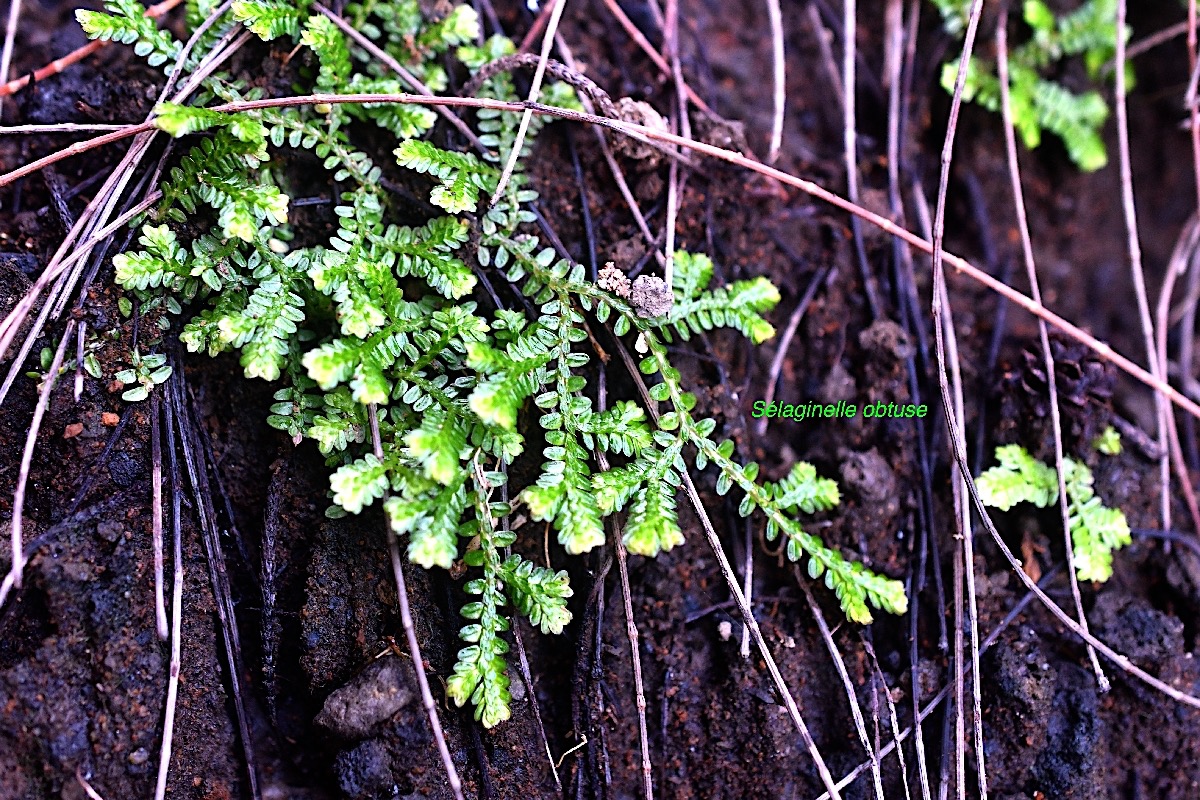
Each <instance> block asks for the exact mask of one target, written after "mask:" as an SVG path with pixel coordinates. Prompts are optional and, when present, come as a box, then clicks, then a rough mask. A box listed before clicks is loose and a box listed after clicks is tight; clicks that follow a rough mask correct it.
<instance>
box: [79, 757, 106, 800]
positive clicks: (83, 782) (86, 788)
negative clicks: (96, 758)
mask: <svg viewBox="0 0 1200 800" xmlns="http://www.w3.org/2000/svg"><path fill="white" fill-rule="evenodd" d="M75 782H76V783H78V784H79V788H81V789H83V793H84V794H86V795H87V796H88V800H104V796H103V795H101V794H100V793H99V792H97V791H96V790H95V789H94V788H92V785H91V784H90V783H88V780H87V778H85V777H83V765H82V764H78V765H76V767H75Z"/></svg>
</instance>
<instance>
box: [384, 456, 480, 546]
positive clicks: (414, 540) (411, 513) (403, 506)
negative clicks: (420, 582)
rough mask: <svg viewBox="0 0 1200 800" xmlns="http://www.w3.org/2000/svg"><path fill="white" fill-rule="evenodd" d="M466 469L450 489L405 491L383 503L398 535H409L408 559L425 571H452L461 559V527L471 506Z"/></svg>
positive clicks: (437, 488)
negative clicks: (463, 516)
mask: <svg viewBox="0 0 1200 800" xmlns="http://www.w3.org/2000/svg"><path fill="white" fill-rule="evenodd" d="M467 476H468V473H467V472H466V471H465V470H463V471H461V472H460V473H459V475H458V476H457V478H456V479H455V480H454V481H453V482H452V483H450V484H449V485H447V486H435V487H434V489H433V490H432V491H430V490H425V491H415V492H405V493H403V494H401V495H397V496H394V497H391V498H389V499H388V501H387V503H385V504H384V511H386V512H387V516H388V521H389V523H390V524H391V526H392V529H393V530H394V531H395V532H396V534H397V535H398V536H404V535H408V536H409V541H408V558H409V560H410V561H412V562H413V563H414V564H420V565H421V566H422V567H424V568H425V569H432V568H433V567H435V566H436V567H441V568H443V569H450V567H452V566H453V565H454V560H455V559H456V558H458V528H459V522H460V520H461V519H462V515H463V511H465V510H466V507H467V505H468V495H467V488H466V480H467Z"/></svg>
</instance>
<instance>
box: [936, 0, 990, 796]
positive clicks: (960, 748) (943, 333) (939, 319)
mask: <svg viewBox="0 0 1200 800" xmlns="http://www.w3.org/2000/svg"><path fill="white" fill-rule="evenodd" d="M982 14H983V0H974V2H973V3H972V4H971V15H970V20H969V22H968V23H967V32H966V35H965V36H964V38H963V50H962V56H961V58H960V59H959V62H958V76H957V78H956V80H955V82H954V97H953V99H952V100H951V103H950V118H949V121H948V122H947V125H946V138H945V142H944V144H943V145H942V155H941V174H940V176H939V179H938V194H937V210H936V211H935V213H934V219H933V231H932V233H933V236H932V239H933V253H932V256H933V283H934V290H933V323H934V335H935V337H936V339H937V351H938V381H939V383H940V384H941V387H942V400H943V404H944V405H943V413H944V414H945V417H946V425H947V427H948V428H949V429H950V444H951V447H952V448H953V450H954V452H955V454H956V455H958V454H960V453H961V458H960V459H959V460H958V474H957V476H956V480H955V483H954V489H955V499H956V503H955V505H956V507H957V510H958V512H959V526H958V535H959V536H960V537H961V538H962V551H961V553H960V554H956V559H958V558H961V563H960V562H959V561H957V560H956V562H955V587H954V588H955V592H954V594H955V623H956V624H955V630H954V642H955V663H956V664H957V665H958V668H957V669H956V670H955V696H956V703H955V716H954V723H955V738H956V742H957V747H956V748H955V750H956V753H955V755H956V758H955V767H956V769H955V775H956V778H957V780H956V781H955V788H956V790H957V794H958V797H959V800H965V798H966V796H967V785H966V784H967V766H966V750H967V747H966V733H965V730H964V719H963V685H962V681H963V671H962V661H963V652H962V650H963V641H962V636H963V630H962V629H963V625H962V622H963V620H962V586H961V581H962V578H963V573H964V572H965V574H966V575H965V576H966V583H967V600H968V603H969V605H970V619H969V623H970V626H971V656H972V658H971V664H972V671H973V674H972V678H973V681H972V688H973V693H972V694H973V700H974V704H975V749H976V753H975V759H976V763H977V773H978V776H979V794H980V797H981V798H983V800H986V799H987V771H986V768H985V766H984V747H983V717H982V705H983V704H982V701H981V699H980V687H979V667H978V664H979V611H978V607H977V604H976V601H975V560H974V553H975V549H974V544H973V541H974V536H973V532H972V529H971V512H970V509H969V507H968V505H967V503H966V501H965V499H964V494H965V489H966V484H967V483H968V482H970V481H971V474H970V469H969V468H968V467H967V464H966V440H965V438H964V437H963V433H962V431H963V430H964V427H965V426H964V421H963V420H964V414H963V393H962V379H961V377H960V375H959V369H958V346H957V343H956V337H955V335H954V323H953V319H952V317H951V316H950V308H949V301H950V296H949V292H948V290H947V288H946V274H945V270H944V267H943V254H942V240H943V238H944V236H945V231H946V196H947V193H948V192H947V190H948V188H949V184H950V164H951V162H952V160H953V158H954V136H955V133H956V131H957V128H958V114H959V110H960V109H961V107H962V94H963V87H964V86H965V84H966V80H967V65H968V64H969V63H970V61H971V51H972V48H973V47H974V44H975V35H976V33H977V31H978V30H979V18H980V16H981V15H982ZM947 340H949V355H948V350H947ZM947 360H949V362H950V365H951V367H950V368H951V373H952V374H951V377H952V380H953V383H954V388H953V393H951V389H950V387H949V386H948V385H947V381H946V363H947Z"/></svg>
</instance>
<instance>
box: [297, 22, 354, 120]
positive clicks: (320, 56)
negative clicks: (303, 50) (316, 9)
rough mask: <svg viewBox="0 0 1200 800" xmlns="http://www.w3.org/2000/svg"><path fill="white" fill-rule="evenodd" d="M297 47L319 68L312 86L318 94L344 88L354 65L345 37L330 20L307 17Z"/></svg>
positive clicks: (334, 91)
mask: <svg viewBox="0 0 1200 800" xmlns="http://www.w3.org/2000/svg"><path fill="white" fill-rule="evenodd" d="M300 43H301V44H302V45H304V46H305V47H307V48H309V49H310V50H312V51H313V53H315V54H316V56H317V61H318V63H320V65H321V68H320V70H319V72H318V73H317V83H316V88H317V89H318V90H319V91H322V92H331V93H336V92H337V91H338V90H339V88H340V87H342V86H345V85H346V83H347V82H348V81H349V80H350V75H351V73H352V72H353V70H354V65H353V64H352V63H351V61H350V46H349V45H348V44H346V34H344V33H342V31H341V29H340V28H338V26H337V25H335V24H334V22H333V20H331V19H329V17H326V16H324V15H321V14H314V15H313V16H311V17H309V18H308V21H307V22H305V24H304V32H303V33H301V34H300ZM339 113H344V111H342V112H339Z"/></svg>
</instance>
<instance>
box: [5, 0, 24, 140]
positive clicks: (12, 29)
mask: <svg viewBox="0 0 1200 800" xmlns="http://www.w3.org/2000/svg"><path fill="white" fill-rule="evenodd" d="M20 20H21V0H9V3H8V25H7V27H5V29H4V47H3V49H0V81H5V82H7V81H8V67H9V65H10V64H12V54H13V43H14V42H16V40H17V23H18V22H20ZM3 96H4V95H2V94H0V97H3ZM3 117H4V105H3V103H0V119H2V118H3Z"/></svg>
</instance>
